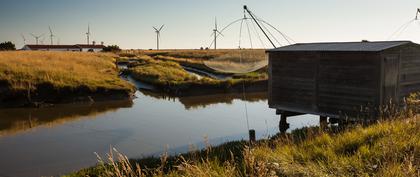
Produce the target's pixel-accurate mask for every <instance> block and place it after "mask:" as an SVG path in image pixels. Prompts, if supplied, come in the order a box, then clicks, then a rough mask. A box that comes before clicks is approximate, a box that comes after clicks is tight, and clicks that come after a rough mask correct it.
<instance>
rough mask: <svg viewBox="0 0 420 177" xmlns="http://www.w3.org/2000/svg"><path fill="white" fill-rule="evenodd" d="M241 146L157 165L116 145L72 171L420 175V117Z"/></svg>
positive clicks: (314, 131) (226, 146) (308, 132)
mask: <svg viewBox="0 0 420 177" xmlns="http://www.w3.org/2000/svg"><path fill="white" fill-rule="evenodd" d="M302 134H305V136H302ZM293 137H301V139H293ZM238 147H241V145H238V144H236V145H232V144H224V145H222V146H221V147H215V148H212V147H208V148H207V149H206V150H204V151H201V152H192V153H190V154H187V156H178V157H173V158H176V159H171V158H170V157H167V155H166V154H163V156H161V158H160V163H159V159H147V160H148V161H153V163H159V164H156V165H155V167H154V168H145V167H144V166H142V165H143V164H141V163H140V164H139V163H134V162H133V161H129V160H128V158H127V157H126V156H124V155H122V154H121V153H119V152H117V151H116V150H115V149H114V152H116V154H117V155H116V157H114V155H113V152H111V153H110V155H109V156H108V162H105V161H103V160H102V159H101V158H100V157H99V159H100V166H99V167H96V168H91V169H88V170H83V171H80V172H78V173H75V174H71V175H70V176H87V175H89V176H95V175H97V176H109V177H111V176H203V177H204V176H226V177H230V176H311V177H312V176H319V177H323V176H339V177H341V176H342V177H347V176H378V177H395V176H401V177H403V176H408V177H411V176H412V177H416V176H419V174H420V122H419V117H417V116H414V117H409V118H404V119H395V120H388V121H383V122H379V123H377V124H374V125H371V126H367V127H364V126H357V127H355V128H350V129H348V130H346V131H344V132H341V133H331V132H323V131H321V130H319V129H306V130H300V131H299V132H298V133H296V132H295V134H293V135H288V136H285V137H279V138H277V139H273V140H270V141H266V142H260V143H259V144H255V145H254V146H253V147H252V148H251V149H248V148H247V147H245V148H243V149H242V151H237V150H236V149H235V148H238ZM229 152H231V153H230V155H227V154H229ZM194 154H196V155H197V156H196V155H194ZM226 155H227V156H229V157H225V156H226ZM184 157H185V158H184ZM169 159H170V160H171V161H168V160H169ZM222 159H223V160H222ZM146 163H147V162H146Z"/></svg>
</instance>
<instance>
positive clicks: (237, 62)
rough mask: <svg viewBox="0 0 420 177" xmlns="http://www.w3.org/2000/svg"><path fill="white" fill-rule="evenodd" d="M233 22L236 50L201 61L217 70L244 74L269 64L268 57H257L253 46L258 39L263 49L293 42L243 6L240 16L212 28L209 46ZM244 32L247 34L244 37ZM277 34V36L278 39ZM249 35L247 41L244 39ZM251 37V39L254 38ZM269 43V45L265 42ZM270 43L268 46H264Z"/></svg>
mask: <svg viewBox="0 0 420 177" xmlns="http://www.w3.org/2000/svg"><path fill="white" fill-rule="evenodd" d="M236 24H240V26H239V39H238V48H237V50H236V52H233V53H231V55H222V56H219V57H216V58H213V59H210V60H206V61H204V64H205V65H206V66H207V67H209V68H211V69H213V70H216V71H219V72H222V73H230V74H245V73H250V72H254V71H257V70H259V69H261V68H264V67H266V66H267V65H268V60H267V59H266V58H265V56H259V55H257V54H256V53H255V52H253V51H252V49H254V48H255V46H256V42H254V39H257V40H258V41H259V43H260V44H261V48H262V49H267V48H271V47H273V48H277V47H279V46H283V45H284V44H286V45H290V44H292V43H295V41H294V40H293V39H292V38H290V37H289V36H287V35H286V34H285V33H283V32H282V31H280V30H279V29H277V28H276V27H274V26H273V25H272V24H270V23H268V22H267V21H266V20H263V19H262V18H260V17H258V16H257V15H255V14H254V13H253V12H252V11H251V10H250V9H249V8H248V7H247V6H246V5H245V6H243V17H242V18H240V19H237V20H234V21H233V22H231V23H229V24H228V25H226V26H225V27H224V28H222V30H220V31H219V30H217V22H216V29H215V30H214V33H213V34H212V35H214V36H213V37H214V40H213V41H212V42H211V44H210V45H209V47H208V48H211V47H212V46H216V41H217V38H219V37H220V36H222V37H223V36H224V35H223V32H225V31H227V30H228V29H230V28H231V27H233V26H234V25H236ZM245 35H247V36H245ZM276 35H277V36H280V39H281V40H279V38H278V37H276ZM245 37H247V38H248V40H246V39H245ZM253 38H254V39H253ZM245 42H248V44H249V45H248V46H247V47H245V44H244V43H245ZM267 42H268V43H269V44H268V45H267V44H266V43H267ZM267 46H271V47H267Z"/></svg>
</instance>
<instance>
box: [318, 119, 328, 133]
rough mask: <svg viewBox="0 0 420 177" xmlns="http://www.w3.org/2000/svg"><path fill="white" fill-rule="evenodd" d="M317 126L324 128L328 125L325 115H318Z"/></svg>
mask: <svg viewBox="0 0 420 177" xmlns="http://www.w3.org/2000/svg"><path fill="white" fill-rule="evenodd" d="M319 127H320V128H321V129H322V130H325V129H326V128H327V127H328V117H326V116H319Z"/></svg>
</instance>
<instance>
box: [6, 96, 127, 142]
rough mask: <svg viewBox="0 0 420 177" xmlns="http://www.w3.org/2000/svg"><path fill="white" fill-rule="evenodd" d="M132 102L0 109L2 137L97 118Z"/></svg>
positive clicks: (125, 106)
mask: <svg viewBox="0 0 420 177" xmlns="http://www.w3.org/2000/svg"><path fill="white" fill-rule="evenodd" d="M132 106H133V102H132V101H131V100H124V101H109V102H99V103H93V104H66V105H57V106H54V107H50V108H40V109H38V108H15V109H0V137H1V136H10V135H14V134H18V133H21V132H25V131H28V130H31V129H33V128H35V127H38V126H47V127H54V126H58V125H61V124H65V123H66V122H70V121H76V120H79V119H81V118H83V119H86V118H92V119H94V118H96V117H98V116H99V115H100V114H105V113H108V112H114V111H116V110H118V109H119V108H130V107H132Z"/></svg>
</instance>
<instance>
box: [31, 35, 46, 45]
mask: <svg viewBox="0 0 420 177" xmlns="http://www.w3.org/2000/svg"><path fill="white" fill-rule="evenodd" d="M31 36H33V37H34V38H35V41H36V45H38V41H39V38H41V37H42V36H44V34H42V35H40V36H37V35H35V34H33V33H31Z"/></svg>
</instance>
